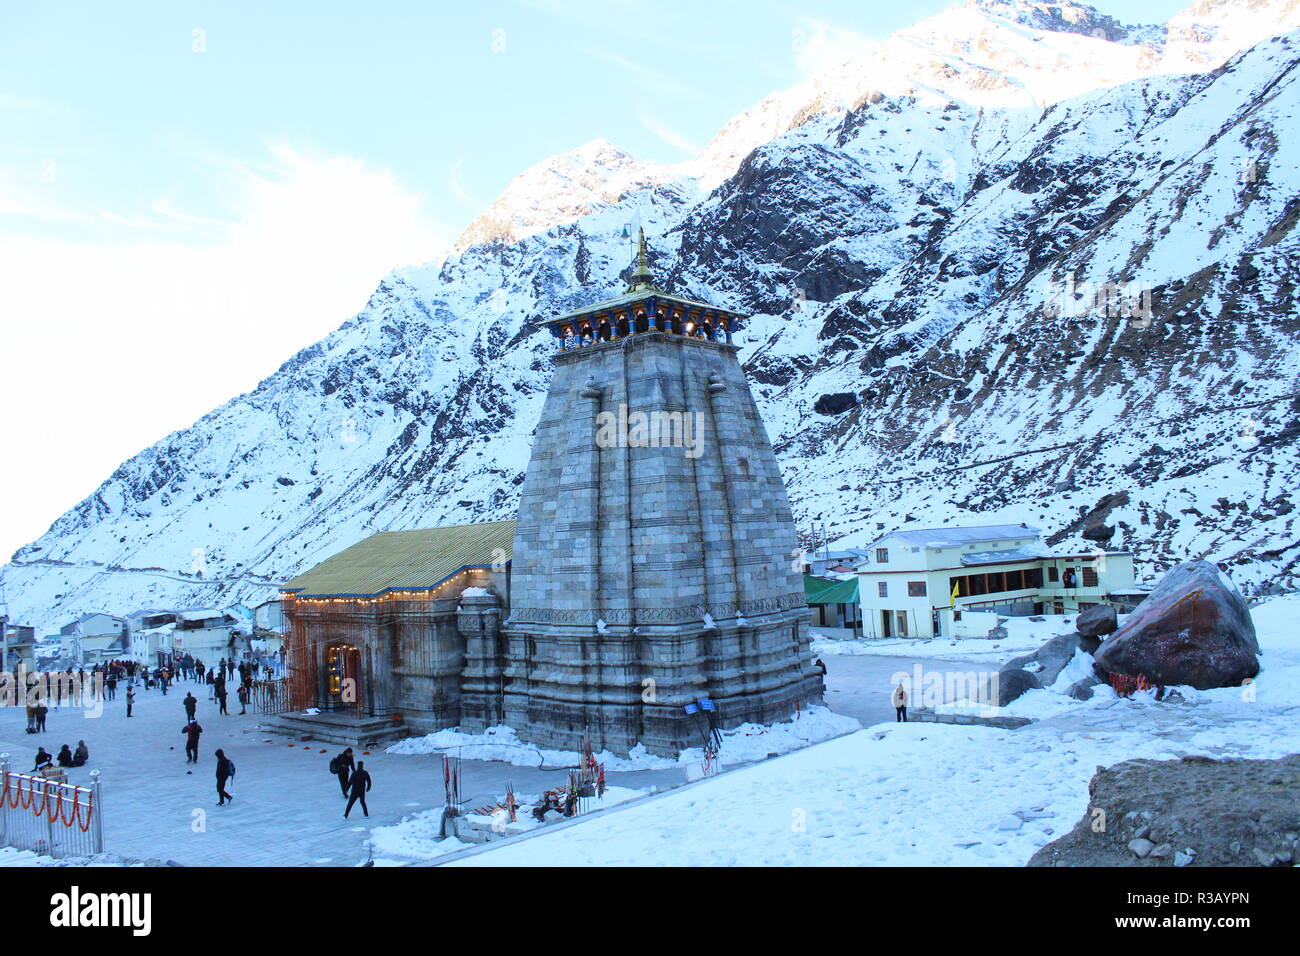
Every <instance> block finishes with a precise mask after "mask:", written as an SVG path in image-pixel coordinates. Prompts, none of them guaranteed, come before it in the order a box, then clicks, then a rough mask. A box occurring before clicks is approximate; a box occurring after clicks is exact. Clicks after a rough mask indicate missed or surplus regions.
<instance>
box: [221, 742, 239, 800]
mask: <svg viewBox="0 0 1300 956" xmlns="http://www.w3.org/2000/svg"><path fill="white" fill-rule="evenodd" d="M234 775H235V762H234V761H233V760H231V759H230V758H229V757H227V756H226V755H225V754H224V753H222V752H221V751H220V750H218V751H217V806H219V807H224V806H225V805H226V802H227V801H229V802H231V803H233V802H234V801H235V798H234V797H232V796H231V795H230V794H228V793H226V781H227V780H229V779H230V778H231V777H233V776H234Z"/></svg>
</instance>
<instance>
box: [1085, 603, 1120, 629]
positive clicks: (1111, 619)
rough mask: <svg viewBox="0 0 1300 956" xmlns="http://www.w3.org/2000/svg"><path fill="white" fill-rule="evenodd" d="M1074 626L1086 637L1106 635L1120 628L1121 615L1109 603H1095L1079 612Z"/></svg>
mask: <svg viewBox="0 0 1300 956" xmlns="http://www.w3.org/2000/svg"><path fill="white" fill-rule="evenodd" d="M1074 627H1075V630H1077V631H1078V632H1079V633H1080V634H1082V635H1083V636H1084V637H1105V636H1106V635H1107V634H1114V633H1115V631H1116V630H1117V629H1118V628H1119V617H1118V615H1116V614H1115V609H1114V608H1113V607H1111V606H1110V605H1109V604H1094V605H1093V606H1092V607H1090V608H1087V609H1086V610H1083V611H1080V612H1079V616H1078V617H1076V618H1075V619H1074Z"/></svg>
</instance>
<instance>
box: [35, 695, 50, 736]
mask: <svg viewBox="0 0 1300 956" xmlns="http://www.w3.org/2000/svg"><path fill="white" fill-rule="evenodd" d="M49 712H50V708H48V707H46V706H45V701H38V702H37V704H36V731H37V732H38V733H42V734H43V733H45V717H46V715H47V714H48V713H49Z"/></svg>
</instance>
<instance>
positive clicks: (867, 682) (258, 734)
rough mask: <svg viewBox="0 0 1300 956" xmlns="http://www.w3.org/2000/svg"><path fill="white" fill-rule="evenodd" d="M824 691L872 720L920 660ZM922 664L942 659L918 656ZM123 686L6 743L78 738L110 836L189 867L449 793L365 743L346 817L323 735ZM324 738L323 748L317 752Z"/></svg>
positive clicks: (849, 667)
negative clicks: (189, 727)
mask: <svg viewBox="0 0 1300 956" xmlns="http://www.w3.org/2000/svg"><path fill="white" fill-rule="evenodd" d="M825 660H826V663H827V666H828V668H829V673H828V678H827V684H828V694H827V703H828V704H829V705H830V706H831V708H832V709H834V710H837V711H838V712H840V713H843V714H848V715H850V716H853V717H856V718H857V719H858V720H860V721H861V722H862V723H863V724H864V725H870V724H873V723H878V722H880V721H886V720H893V719H894V711H893V707H892V706H891V705H890V701H889V694H890V690H891V684H890V678H891V677H892V676H893V675H894V674H896V673H897V672H899V671H910V670H911V668H912V665H913V664H914V663H917V662H915V661H912V660H911V659H906V658H896V657H890V658H884V657H871V656H868V655H862V656H853V657H849V656H841V657H830V656H828V657H826V658H825ZM920 663H922V664H923V666H926V667H942V666H943V663H942V662H937V661H921V662H920ZM191 688H193V690H194V696H195V697H197V698H198V699H199V706H198V718H199V723H201V724H202V725H203V728H204V734H203V738H202V743H201V754H202V756H201V759H200V763H199V764H197V765H191V764H187V763H186V762H185V749H184V737H183V736H182V734H181V728H182V727H183V726H184V724H185V710H184V707H183V705H182V703H181V700H182V698H183V697H184V696H185V693H186V691H187V690H190V689H191ZM125 696H126V694H125V689H124V687H119V690H118V695H117V699H116V700H115V701H110V702H108V703H107V704H106V705H105V708H104V713H103V714H102V716H99V717H88V716H86V712H84V711H81V710H77V709H72V708H66V707H65V708H62V709H59V710H51V711H50V715H49V718H48V720H47V722H46V726H47V732H46V733H45V734H44V735H40V736H36V735H28V734H26V733H24V728H25V727H26V715H25V713H24V711H23V710H22V709H21V708H4V709H3V710H0V751H7V752H8V753H9V754H10V755H11V764H12V767H13V769H14V770H17V771H20V772H26V771H28V770H30V769H31V766H32V762H33V761H32V757H33V755H34V754H35V752H36V747H37V746H39V745H43V746H44V747H45V748H46V750H48V751H50V753H57V752H58V749H59V747H60V746H62V744H64V743H67V744H69V745H70V746H72V747H73V748H75V747H76V745H77V741H78V740H81V739H84V740H85V741H86V744H87V746H88V747H89V748H90V754H91V760H90V763H89V765H88V766H87V767H82V768H74V769H72V770H70V771H69V772H68V773H69V780H70V782H72V783H76V784H87V783H88V782H89V779H90V777H89V771H90V770H91V769H98V770H100V771H101V774H102V776H101V780H102V787H103V795H104V826H105V847H106V849H107V850H108V851H110V852H112V853H117V854H121V855H123V856H127V857H138V858H147V859H164V860H174V861H176V862H178V863H182V864H185V865H190V866H270V865H277V866H309V865H324V866H350V865H355V864H358V863H360V862H362V861H364V860H365V859H366V857H367V851H366V849H365V842H366V840H367V839H368V838H369V831H370V828H371V827H377V826H390V825H392V824H395V823H398V822H400V821H401V820H402V818H403V817H404V816H406V815H407V814H410V813H414V812H416V811H419V810H427V809H430V808H434V807H440V806H441V805H442V799H443V794H442V760H441V757H440V756H438V755H403V754H386V753H383V752H381V751H376V752H373V753H369V754H363V753H358V754H357V756H358V759H360V760H364V761H365V763H366V769H367V770H369V771H370V773H371V776H372V777H373V778H374V789H373V790H372V791H371V794H370V797H369V800H368V802H369V804H370V812H371V815H370V817H369V818H368V819H367V818H365V817H363V816H361V815H360V814H361V808H360V805H358V806H357V807H355V808H354V810H353V815H352V818H351V819H349V820H344V819H343V805H344V801H343V797H342V796H341V794H340V793H339V789H338V783H337V781H336V779H335V778H334V777H333V776H332V775H331V774H330V773H329V758H330V757H331V756H332V755H333V754H334V753H335V752H337V751H338V750H339V749H341V748H339V747H338V746H336V745H331V744H323V743H319V742H311V743H306V742H303V741H294V742H293V743H290V742H289V738H287V737H283V736H280V735H276V734H270V733H267V732H265V731H262V730H261V729H260V728H259V727H258V717H257V716H256V715H255V714H253V713H252V712H251V711H250V713H248V714H247V715H245V716H239V714H238V711H239V705H238V703H237V702H236V701H235V699H234V695H233V694H232V695H231V697H230V706H231V709H232V713H231V715H230V716H224V717H223V716H220V715H219V714H218V713H217V705H216V703H215V702H210V701H209V700H208V689H207V687H205V686H201V685H196V684H188V683H184V682H182V683H181V684H179V685H175V686H173V687H172V689H171V691H170V692H169V694H168V695H167V696H166V697H164V696H163V695H162V693H161V692H160V691H158V690H156V689H155V690H152V691H145V690H142V689H137V693H136V705H135V715H134V716H133V717H131V718H130V719H128V718H127V717H126V703H125ZM218 747H220V748H222V749H224V750H225V752H226V754H227V756H229V757H230V758H231V759H233V760H234V761H235V764H236V767H237V774H236V777H235V779H234V781H233V782H232V784H231V785H230V786H228V788H227V789H228V790H229V791H230V793H231V794H233V796H234V798H235V799H234V802H233V803H232V804H230V805H229V806H225V807H218V806H217V805H216V803H217V801H216V780H215V770H216V760H215V758H214V756H213V752H214V751H215V750H216V749H217V748H218ZM322 751H325V752H322ZM461 767H462V778H463V794H464V796H465V797H466V798H467V799H468V800H469V801H471V803H472V804H475V805H478V804H484V803H489V802H494V801H496V800H497V799H498V798H499V797H500V795H501V794H502V793H503V792H504V789H505V787H504V785H505V782H506V781H507V780H510V781H512V782H513V783H514V786H515V790H516V792H519V793H539V792H541V791H542V790H543V789H546V788H547V787H552V786H555V785H556V784H557V783H561V782H563V780H564V777H565V775H564V771H562V770H544V771H543V770H536V769H532V768H528V767H516V766H511V765H509V764H505V763H498V762H491V761H478V760H465V761H463V762H462V764H461ZM610 778H611V779H610V783H611V784H617V785H618V786H625V787H632V788H643V787H647V786H655V787H657V788H659V789H667V788H670V787H675V786H678V785H680V784H681V783H683V782H685V775H684V772H683V771H682V770H680V769H676V768H674V769H671V770H645V771H631V772H624V773H617V774H613V773H611V775H610Z"/></svg>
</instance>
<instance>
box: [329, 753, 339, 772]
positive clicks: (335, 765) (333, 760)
mask: <svg viewBox="0 0 1300 956" xmlns="http://www.w3.org/2000/svg"><path fill="white" fill-rule="evenodd" d="M338 772H339V758H338V757H330V773H333V774H337V773H338Z"/></svg>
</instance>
